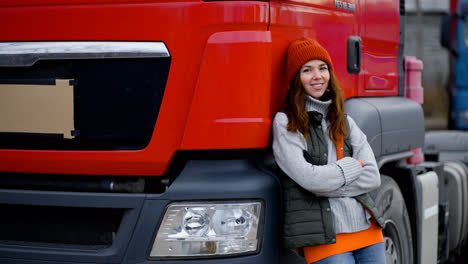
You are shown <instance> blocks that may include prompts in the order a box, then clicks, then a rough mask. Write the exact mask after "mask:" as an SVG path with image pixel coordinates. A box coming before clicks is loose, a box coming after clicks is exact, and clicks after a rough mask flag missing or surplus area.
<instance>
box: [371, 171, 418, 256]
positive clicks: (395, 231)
mask: <svg viewBox="0 0 468 264" xmlns="http://www.w3.org/2000/svg"><path fill="white" fill-rule="evenodd" d="M370 195H371V197H372V198H373V199H374V201H375V204H376V206H377V207H378V208H379V210H380V212H381V213H382V216H383V218H384V220H385V227H384V228H383V230H382V231H383V235H384V246H385V257H386V263H387V264H412V263H413V240H412V235H411V225H410V221H409V216H408V211H407V209H406V205H405V201H404V199H403V195H402V194H401V191H400V188H399V187H398V184H397V183H396V182H395V181H394V180H393V179H392V178H390V177H388V176H384V175H382V183H381V185H380V188H378V189H377V190H375V191H373V192H371V193H370Z"/></svg>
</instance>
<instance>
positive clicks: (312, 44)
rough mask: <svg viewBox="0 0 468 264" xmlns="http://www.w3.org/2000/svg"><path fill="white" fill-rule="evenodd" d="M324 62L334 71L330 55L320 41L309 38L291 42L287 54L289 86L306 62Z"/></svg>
mask: <svg viewBox="0 0 468 264" xmlns="http://www.w3.org/2000/svg"><path fill="white" fill-rule="evenodd" d="M314 59H317V60H322V61H324V62H326V63H327V64H328V67H329V68H330V69H331V70H333V64H332V60H331V58H330V54H328V52H327V50H326V49H324V48H323V47H322V46H321V45H320V43H318V41H316V40H313V39H309V38H304V37H302V38H298V39H296V40H294V41H293V42H291V44H289V47H288V51H287V54H286V77H287V78H288V84H290V83H291V81H292V79H293V78H294V75H296V73H297V71H298V70H299V69H300V68H301V67H302V65H304V64H305V63H306V62H308V61H311V60H314Z"/></svg>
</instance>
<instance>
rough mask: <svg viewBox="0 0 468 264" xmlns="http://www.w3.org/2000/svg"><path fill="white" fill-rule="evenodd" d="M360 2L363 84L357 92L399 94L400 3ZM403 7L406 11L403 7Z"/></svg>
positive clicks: (366, 94) (384, 1)
mask: <svg viewBox="0 0 468 264" xmlns="http://www.w3.org/2000/svg"><path fill="white" fill-rule="evenodd" d="M359 2H360V3H359V4H360V5H359V6H360V9H361V12H362V14H363V17H362V19H361V21H360V26H361V34H362V35H361V38H362V66H361V74H362V77H361V78H362V85H360V86H359V91H358V95H359V96H386V95H397V94H398V48H399V41H400V38H399V32H400V27H399V22H398V21H399V16H400V10H399V8H400V6H399V2H398V1H393V0H379V1H375V0H360V1H359ZM400 2H401V1H400ZM401 8H402V9H401V10H404V9H403V8H404V7H401ZM400 56H401V55H400Z"/></svg>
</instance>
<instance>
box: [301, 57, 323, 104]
mask: <svg viewBox="0 0 468 264" xmlns="http://www.w3.org/2000/svg"><path fill="white" fill-rule="evenodd" d="M300 77H301V83H302V87H304V90H305V92H306V94H308V95H310V96H312V97H314V98H315V99H319V98H320V97H322V95H323V94H324V93H325V91H326V90H327V88H328V83H329V82H330V72H329V71H328V65H327V63H326V62H324V61H321V60H311V61H308V62H306V63H305V64H304V65H302V67H301V69H300Z"/></svg>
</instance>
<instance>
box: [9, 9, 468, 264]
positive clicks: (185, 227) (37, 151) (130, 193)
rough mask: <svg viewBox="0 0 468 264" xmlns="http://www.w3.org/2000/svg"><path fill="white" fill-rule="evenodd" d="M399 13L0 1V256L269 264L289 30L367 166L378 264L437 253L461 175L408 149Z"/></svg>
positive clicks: (408, 85)
mask: <svg viewBox="0 0 468 264" xmlns="http://www.w3.org/2000/svg"><path fill="white" fill-rule="evenodd" d="M404 21H405V9H404V0H400V1H394V0H380V1H378V2H377V1H364V0H346V1H338V0H334V1H333V0H321V1H310V0H263V1H214V0H100V1H95V0H3V1H1V2H0V25H1V26H0V102H1V103H0V172H1V173H0V208H1V217H0V263H182V262H183V263H204V264H205V263H231V264H232V263H287V258H285V255H286V254H285V252H284V251H283V250H281V246H280V231H279V230H281V228H280V225H281V212H282V209H281V208H282V205H281V185H280V183H279V181H278V178H277V175H276V167H275V163H274V159H273V158H272V155H271V149H270V134H271V132H270V126H271V120H272V118H273V116H274V114H275V113H276V112H277V111H279V110H280V109H281V108H282V107H283V103H284V96H285V93H286V91H287V89H288V85H287V83H286V80H285V79H284V76H283V75H284V74H282V71H283V67H284V63H285V51H286V49H287V46H288V44H289V43H290V42H291V41H292V40H293V39H295V38H298V37H302V36H306V37H310V38H314V39H317V40H319V41H320V43H321V44H322V45H323V46H324V47H326V48H327V49H328V50H329V51H330V55H331V57H332V60H333V62H334V70H335V73H336V75H337V76H338V78H339V79H340V81H341V86H342V87H343V89H344V93H345V97H346V102H345V110H346V112H347V113H348V114H349V115H350V116H352V117H353V119H354V120H355V121H356V123H357V124H358V125H359V126H360V127H361V128H362V130H363V131H364V132H365V133H366V135H367V139H368V141H369V143H370V145H371V146H372V149H373V151H374V154H375V156H376V159H377V161H378V165H379V168H380V172H381V175H382V185H381V187H380V188H379V189H378V190H376V191H375V192H373V193H372V195H373V197H374V198H375V200H376V203H377V205H378V207H379V208H380V210H381V211H382V213H383V215H384V217H385V223H386V224H385V228H384V229H383V233H384V240H385V242H384V243H385V250H386V257H387V263H438V262H441V263H443V262H446V261H447V260H449V259H450V256H454V255H456V253H457V252H458V251H459V249H460V248H461V247H462V246H463V245H464V242H465V239H466V234H467V228H468V210H467V204H466V202H467V199H468V198H467V195H468V191H467V180H466V178H467V177H466V175H467V173H466V167H465V166H464V165H463V163H461V162H457V161H441V160H440V159H439V158H438V153H437V152H435V151H427V152H426V151H424V152H423V151H422V150H425V148H424V147H425V145H424V138H425V128H424V114H423V111H422V107H421V103H422V102H421V98H422V97H421V96H422V94H421V91H422V87H421V86H420V80H419V82H418V76H419V79H420V73H421V70H422V63H421V61H419V60H418V59H416V58H414V57H407V58H405V57H404V56H403V50H404V43H405V39H404V29H405V23H404ZM418 94H419V96H418ZM415 95H416V96H415ZM423 155H426V160H425V161H424V156H423ZM449 220H450V225H449Z"/></svg>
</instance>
